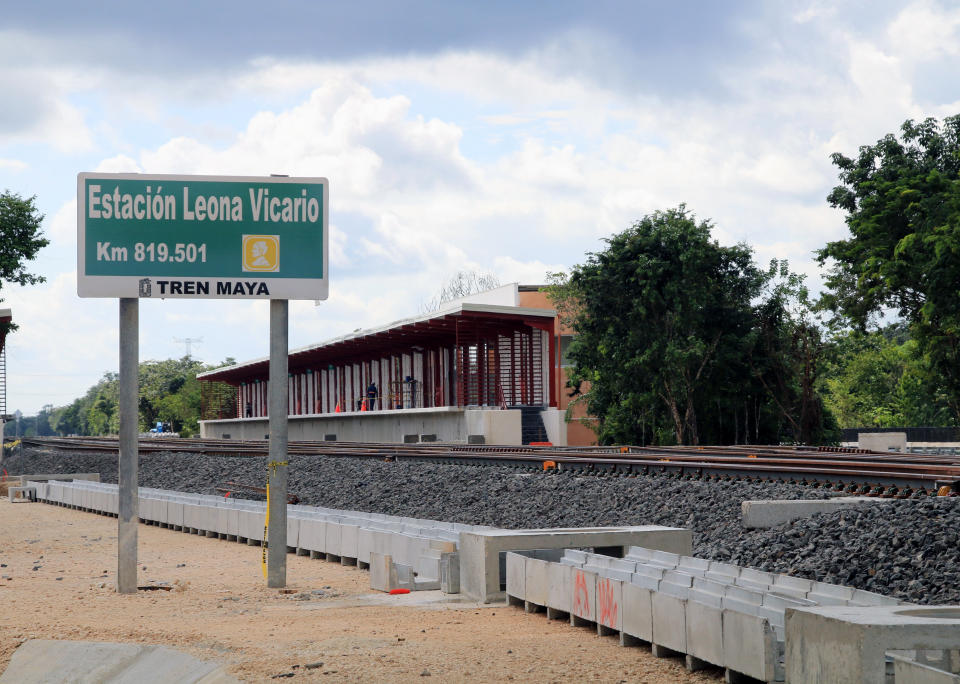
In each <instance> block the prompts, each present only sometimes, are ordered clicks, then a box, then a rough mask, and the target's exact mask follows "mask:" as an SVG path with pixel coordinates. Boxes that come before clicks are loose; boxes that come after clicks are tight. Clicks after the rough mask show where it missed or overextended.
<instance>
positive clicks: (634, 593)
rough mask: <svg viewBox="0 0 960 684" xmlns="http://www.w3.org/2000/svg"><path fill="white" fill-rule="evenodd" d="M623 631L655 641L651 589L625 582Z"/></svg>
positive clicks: (645, 639)
mask: <svg viewBox="0 0 960 684" xmlns="http://www.w3.org/2000/svg"><path fill="white" fill-rule="evenodd" d="M622 591H623V619H622V622H621V625H622V628H623V631H624V632H625V633H626V634H629V635H630V636H632V637H635V638H637V639H642V640H644V641H653V608H652V605H651V592H650V590H649V589H644V588H643V587H638V586H637V585H635V584H624V585H623V588H622Z"/></svg>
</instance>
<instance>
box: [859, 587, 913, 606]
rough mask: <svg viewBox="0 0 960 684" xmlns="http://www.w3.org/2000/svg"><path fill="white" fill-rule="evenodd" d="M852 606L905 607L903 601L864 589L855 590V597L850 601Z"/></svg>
mask: <svg viewBox="0 0 960 684" xmlns="http://www.w3.org/2000/svg"><path fill="white" fill-rule="evenodd" d="M850 605H852V606H899V605H904V603H902V602H901V601H899V600H897V599H895V598H893V597H891V596H884V595H883V594H875V593H874V592H872V591H864V590H863V589H854V590H853V597H852V598H851V599H850Z"/></svg>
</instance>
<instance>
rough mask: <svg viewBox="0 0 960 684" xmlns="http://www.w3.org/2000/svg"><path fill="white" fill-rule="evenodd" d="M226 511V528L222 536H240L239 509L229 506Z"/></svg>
mask: <svg viewBox="0 0 960 684" xmlns="http://www.w3.org/2000/svg"><path fill="white" fill-rule="evenodd" d="M226 511H227V518H226V528H225V529H224V532H223V534H227V535H230V536H231V537H238V536H240V509H238V508H234V507H232V506H231V507H230V508H227V509H226Z"/></svg>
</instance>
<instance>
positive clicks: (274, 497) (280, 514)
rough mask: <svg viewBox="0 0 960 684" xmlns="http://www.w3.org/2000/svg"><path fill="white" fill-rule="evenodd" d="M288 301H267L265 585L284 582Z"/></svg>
mask: <svg viewBox="0 0 960 684" xmlns="http://www.w3.org/2000/svg"><path fill="white" fill-rule="evenodd" d="M288 312H289V309H288V302H287V300H285V299H274V300H272V301H271V302H270V386H269V392H270V395H269V404H268V406H269V412H270V462H269V464H268V465H267V470H268V478H269V479H268V483H267V486H268V487H269V490H268V491H269V492H270V503H269V506H270V510H269V511H268V513H267V514H268V515H269V516H270V524H269V529H268V530H267V540H268V542H267V544H268V546H267V586H268V587H285V586H286V585H287V336H288V331H289V327H288Z"/></svg>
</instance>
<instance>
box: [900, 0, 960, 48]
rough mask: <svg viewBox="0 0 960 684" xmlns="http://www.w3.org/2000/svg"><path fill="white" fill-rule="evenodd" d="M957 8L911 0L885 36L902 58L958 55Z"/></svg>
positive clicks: (959, 9) (958, 20)
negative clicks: (912, 1)
mask: <svg viewBox="0 0 960 684" xmlns="http://www.w3.org/2000/svg"><path fill="white" fill-rule="evenodd" d="M958 27H960V8H954V9H950V10H947V9H944V8H943V7H942V6H940V5H939V4H938V3H935V2H926V1H921V2H914V3H912V4H910V5H908V6H907V7H905V8H904V9H903V10H902V11H901V12H900V14H898V15H897V17H896V18H895V19H894V20H893V21H892V22H891V23H890V25H889V27H888V28H887V35H888V36H889V39H890V43H891V45H892V46H893V49H894V50H895V51H896V52H897V54H899V55H900V56H902V57H903V58H906V59H910V60H916V61H927V60H932V59H936V58H938V57H941V56H945V55H946V56H957V55H960V40H958V38H960V36H958V34H957V28H958Z"/></svg>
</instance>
